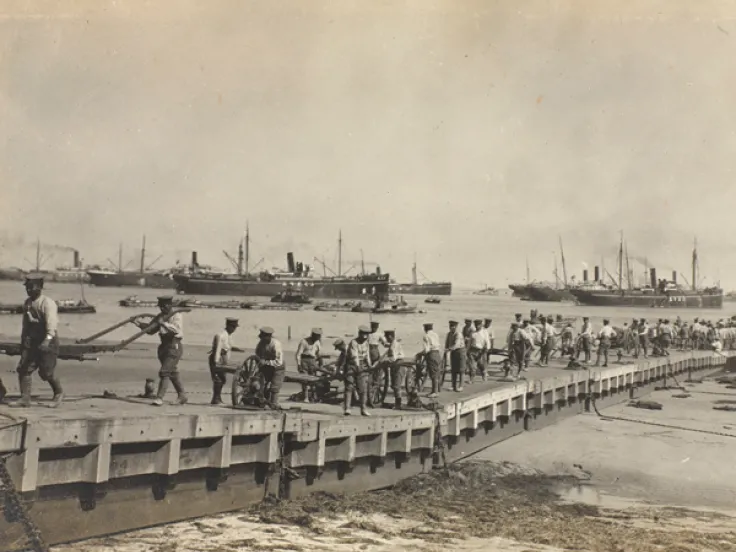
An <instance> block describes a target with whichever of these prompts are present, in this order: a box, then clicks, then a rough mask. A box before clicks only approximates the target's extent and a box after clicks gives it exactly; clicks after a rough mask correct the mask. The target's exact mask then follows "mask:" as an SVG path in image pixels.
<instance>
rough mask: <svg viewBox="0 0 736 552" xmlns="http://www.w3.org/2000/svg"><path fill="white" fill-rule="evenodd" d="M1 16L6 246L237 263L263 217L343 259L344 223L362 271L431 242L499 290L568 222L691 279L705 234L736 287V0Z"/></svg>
mask: <svg viewBox="0 0 736 552" xmlns="http://www.w3.org/2000/svg"><path fill="white" fill-rule="evenodd" d="M80 6H88V8H86V9H85V8H82V7H80ZM121 6H122V7H121ZM165 6H166V8H165ZM581 6H584V7H581ZM0 13H2V14H3V15H0V46H1V49H0V56H1V57H0V140H1V142H0V143H1V148H0V152H1V153H0V187H1V188H0V189H1V190H2V201H1V202H0V241H2V242H3V244H4V247H3V249H2V250H0V264H4V265H7V264H21V263H24V261H23V258H24V257H27V258H29V259H30V258H31V256H33V255H34V252H33V245H32V244H33V242H34V241H35V239H36V237H39V238H40V239H41V240H42V241H43V242H46V243H49V244H58V245H63V246H73V247H76V248H78V249H79V250H81V252H82V256H83V257H84V259H85V260H86V261H87V262H100V263H104V262H105V259H106V258H107V257H110V258H112V259H115V260H116V259H117V250H118V244H119V243H120V242H123V243H124V244H125V245H124V247H125V251H126V258H132V256H133V255H134V254H135V253H136V252H135V249H136V248H139V247H140V240H141V236H142V235H143V234H146V235H147V239H148V246H149V249H150V255H151V256H149V259H150V260H153V258H154V257H156V256H158V255H159V254H164V258H163V259H162V261H161V262H160V263H159V264H157V267H163V266H165V265H166V264H172V263H173V262H174V260H175V259H176V258H179V259H180V260H182V261H186V260H187V259H188V256H189V252H190V251H191V250H197V251H198V252H199V257H200V262H203V263H207V264H213V265H217V266H221V267H227V266H228V265H229V263H228V261H227V260H226V259H225V257H224V255H223V254H222V250H223V249H227V250H228V251H230V252H231V253H235V250H236V247H237V242H238V239H239V238H240V236H241V235H242V232H243V231H244V228H245V223H246V220H248V221H249V224H250V230H251V235H252V238H253V245H252V258H253V260H254V261H255V260H258V259H259V258H261V257H266V258H267V261H265V265H268V266H271V265H273V264H276V263H278V264H281V265H283V264H284V263H285V256H286V252H287V251H289V250H293V251H294V252H295V254H296V257H297V258H298V259H301V260H304V261H311V259H312V257H313V256H314V255H318V256H320V257H321V256H323V255H324V256H325V257H326V260H327V262H328V264H333V263H334V262H335V250H336V241H337V234H338V231H339V230H340V229H342V232H343V238H344V252H343V258H344V259H345V260H346V261H345V262H344V263H343V266H344V268H345V267H346V266H349V265H350V264H351V263H352V262H353V261H356V260H359V259H360V250H361V249H362V250H363V251H364V254H365V258H366V260H367V261H375V262H378V263H379V264H380V266H381V268H382V270H383V271H384V272H385V271H388V272H390V273H391V274H392V275H393V276H395V277H397V278H400V279H406V278H408V277H409V276H410V269H411V263H412V260H413V256H414V253H415V252H416V255H417V261H418V263H419V268H420V270H421V271H422V273H424V274H425V275H426V276H427V277H429V278H432V279H450V280H452V281H453V282H455V283H456V284H458V285H470V286H476V287H478V286H480V285H481V284H483V283H489V284H491V285H505V284H506V283H508V281H514V280H520V279H523V278H524V275H525V268H524V266H525V258H526V257H527V256H528V257H529V263H530V266H531V272H532V277H535V278H538V279H548V278H550V277H551V271H552V267H553V253H552V252H553V251H555V250H558V249H559V248H558V244H557V236H558V235H561V236H562V238H563V241H564V244H565V255H566V257H567V261H568V272H569V273H577V274H578V275H579V273H580V272H581V270H582V263H584V262H585V263H587V264H588V265H589V266H590V269H591V272H592V267H593V265H595V264H598V263H599V262H600V257H601V255H602V254H604V255H606V256H607V259H606V266H607V268H608V269H609V270H612V269H613V265H614V263H615V254H616V250H617V247H618V240H619V232H620V231H621V230H623V231H624V234H625V238H626V240H627V242H628V244H629V251H630V253H631V256H632V257H644V256H647V257H648V258H649V259H650V260H651V262H652V263H654V264H656V266H657V267H658V268H659V270H660V274H662V275H663V276H664V275H668V274H669V271H671V270H672V269H673V268H676V269H678V270H679V271H681V272H683V273H684V274H685V275H687V276H688V277H689V274H690V265H689V263H690V255H691V250H692V243H693V238H694V237H695V236H697V239H698V244H699V253H700V259H701V271H702V276H703V277H704V278H705V279H706V280H705V283H707V284H710V283H712V282H713V281H714V280H717V279H720V281H721V283H722V284H723V285H724V287H726V288H730V287H736V256H735V255H734V253H733V248H732V247H731V246H729V245H728V242H729V241H730V236H731V234H732V227H733V225H732V223H731V221H732V219H733V217H734V212H733V211H734V204H735V203H736V202H735V201H734V200H735V199H736V188H735V187H734V186H733V182H732V181H733V176H734V165H735V164H736V156H735V155H734V154H735V153H736V20H735V19H734V18H735V17H736V4H734V3H733V2H728V1H725V0H722V1H700V2H692V1H688V2H685V1H672V0H670V1H649V2H646V1H636V2H634V1H623V2H622V1H613V0H611V1H605V2H604V1H602V0H598V1H595V0H593V1H586V2H582V1H580V2H563V1H560V2H553V1H546V2H543V1H525V0H515V1H505V2H502V1H493V0H467V1H461V0H454V1H451V0H447V1H442V0H405V1H399V0H383V1H379V0H373V1H365V0H363V1H350V0H320V1H317V0H315V1H307V0H280V1H268V0H262V1H260V2H255V1H249V0H229V1H226V0H209V1H207V2H202V1H193V0H192V1H189V0H187V1H182V0H177V1H173V0H171V1H157V2H150V3H149V2H143V1H138V2H136V1H128V2H105V1H103V0H95V1H92V0H90V1H87V2H84V1H78V2H58V1H55V2H51V1H49V2H40V1H37V2H33V1H22V2H21V1H16V2H12V1H5V2H3V3H2V6H1V7H0ZM23 244H25V245H23ZM68 257H69V254H68V253H59V252H57V254H56V255H55V256H54V260H53V261H51V262H50V264H59V263H60V262H67V263H68V262H69V261H70V259H68ZM57 260H58V262H57ZM131 266H132V265H131ZM262 266H263V265H262ZM636 271H637V273H641V272H643V267H640V265H636Z"/></svg>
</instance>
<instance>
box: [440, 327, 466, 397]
mask: <svg viewBox="0 0 736 552" xmlns="http://www.w3.org/2000/svg"><path fill="white" fill-rule="evenodd" d="M457 326H458V324H457V321H455V320H450V331H449V332H447V337H446V338H445V366H447V364H450V374H451V377H452V390H453V391H462V390H463V379H464V378H465V362H466V352H465V338H463V334H462V332H461V331H460V330H459V329H458V327H457Z"/></svg>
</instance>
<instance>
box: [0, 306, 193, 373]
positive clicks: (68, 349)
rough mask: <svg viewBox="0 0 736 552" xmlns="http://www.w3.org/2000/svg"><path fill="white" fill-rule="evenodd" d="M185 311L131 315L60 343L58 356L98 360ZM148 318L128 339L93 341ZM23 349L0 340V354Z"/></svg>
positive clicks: (16, 353)
mask: <svg viewBox="0 0 736 552" xmlns="http://www.w3.org/2000/svg"><path fill="white" fill-rule="evenodd" d="M183 312H191V309H189V308H181V307H177V308H174V309H172V310H171V312H169V313H167V314H165V315H161V314H137V315H135V316H131V317H130V318H126V319H125V320H123V321H122V322H118V323H117V324H114V325H112V326H110V327H109V328H105V329H104V330H102V331H99V332H97V333H96V334H93V335H91V336H89V337H84V338H81V339H77V340H76V341H75V342H74V343H61V344H60V345H59V356H58V358H59V359H60V360H78V361H80V362H82V361H85V360H98V357H96V356H94V355H96V354H98V353H116V352H118V351H120V350H122V349H125V348H126V347H127V346H128V345H130V344H131V343H133V342H134V341H136V340H137V339H140V338H141V337H143V336H144V335H146V334H150V333H151V332H154V331H155V330H156V329H157V328H158V326H159V323H160V322H167V321H168V320H169V319H170V318H171V317H172V316H174V315H175V314H177V313H183ZM146 318H150V319H151V322H150V323H149V324H147V325H146V326H145V327H144V328H141V329H140V330H139V331H137V332H136V333H134V334H133V335H132V336H130V337H129V338H127V339H123V340H122V341H120V342H118V343H93V341H95V340H96V339H99V338H100V337H102V336H104V335H107V334H109V333H111V332H113V331H115V330H117V329H118V328H122V327H123V326H125V325H126V324H135V323H136V322H138V321H139V320H143V319H146ZM21 350H22V346H21V344H20V343H15V342H7V341H6V342H0V354H3V355H8V356H19V355H20V354H21Z"/></svg>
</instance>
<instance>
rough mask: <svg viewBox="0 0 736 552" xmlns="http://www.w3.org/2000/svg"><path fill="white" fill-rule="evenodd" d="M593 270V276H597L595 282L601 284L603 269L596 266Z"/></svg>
mask: <svg viewBox="0 0 736 552" xmlns="http://www.w3.org/2000/svg"><path fill="white" fill-rule="evenodd" d="M593 270H594V272H593V274H595V281H596V282H599V281H600V279H601V267H599V266H596V267H595V268H594V269H593Z"/></svg>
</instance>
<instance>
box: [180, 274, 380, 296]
mask: <svg viewBox="0 0 736 552" xmlns="http://www.w3.org/2000/svg"><path fill="white" fill-rule="evenodd" d="M388 280H389V278H388V274H382V275H380V276H377V275H376V276H372V277H360V278H334V279H330V278H298V277H294V278H284V279H274V280H266V281H264V280H260V281H259V280H257V279H253V278H247V277H240V276H230V275H222V274H214V275H196V274H195V275H178V274H177V275H174V280H173V281H174V282H175V285H176V290H177V292H178V293H184V294H187V295H230V296H236V297H272V296H274V295H277V294H279V293H281V292H282V291H284V290H285V289H287V288H292V289H295V290H297V291H298V292H299V293H303V294H305V295H306V296H308V297H316V298H320V299H369V298H371V297H373V296H375V295H378V296H379V297H380V298H382V299H384V300H385V299H386V298H387V297H388V293H389V284H388Z"/></svg>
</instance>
